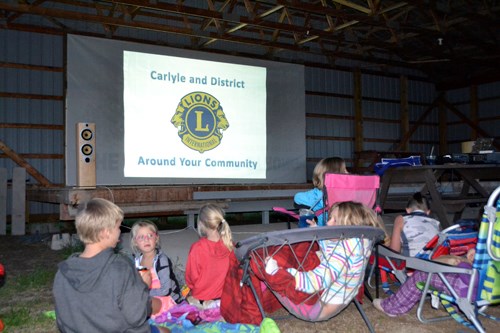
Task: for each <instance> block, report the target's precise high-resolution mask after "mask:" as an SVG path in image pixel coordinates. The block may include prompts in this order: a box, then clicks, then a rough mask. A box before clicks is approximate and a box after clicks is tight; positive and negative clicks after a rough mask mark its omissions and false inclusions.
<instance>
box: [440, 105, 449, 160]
mask: <svg viewBox="0 0 500 333" xmlns="http://www.w3.org/2000/svg"><path fill="white" fill-rule="evenodd" d="M438 109H439V111H438V112H439V115H438V117H439V154H441V155H443V154H445V153H447V152H448V132H447V128H448V122H447V121H446V120H447V118H448V117H446V115H447V114H446V108H445V107H444V105H443V104H442V103H439V105H438Z"/></svg>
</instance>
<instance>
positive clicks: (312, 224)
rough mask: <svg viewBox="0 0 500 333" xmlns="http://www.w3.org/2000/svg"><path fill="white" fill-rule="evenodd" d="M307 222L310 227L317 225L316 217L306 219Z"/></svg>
mask: <svg viewBox="0 0 500 333" xmlns="http://www.w3.org/2000/svg"><path fill="white" fill-rule="evenodd" d="M306 222H307V224H309V226H310V227H317V226H318V223H316V219H311V220H306Z"/></svg>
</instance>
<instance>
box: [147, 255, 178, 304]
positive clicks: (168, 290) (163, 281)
mask: <svg viewBox="0 0 500 333" xmlns="http://www.w3.org/2000/svg"><path fill="white" fill-rule="evenodd" d="M155 266H156V267H154V269H155V270H156V274H157V275H158V279H159V280H160V288H157V289H151V291H150V294H151V296H171V297H172V299H174V300H176V301H177V300H178V299H179V298H180V288H179V286H178V285H177V280H172V277H175V275H174V272H173V271H172V270H173V267H172V261H171V260H170V259H169V258H168V257H167V255H166V254H165V253H161V254H160V256H159V257H158V261H157V263H156V265H155ZM176 292H177V293H176Z"/></svg>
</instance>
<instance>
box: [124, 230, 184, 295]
mask: <svg viewBox="0 0 500 333" xmlns="http://www.w3.org/2000/svg"><path fill="white" fill-rule="evenodd" d="M130 245H131V248H132V250H133V251H134V255H133V257H134V262H135V266H136V267H137V268H140V267H144V268H147V269H149V270H150V271H151V276H152V281H151V289H150V290H149V294H150V295H151V296H170V297H171V298H172V300H174V301H175V302H176V303H179V302H180V301H182V296H181V290H180V287H179V282H178V281H177V278H176V276H175V273H174V269H173V265H172V261H171V260H170V258H169V257H168V256H167V255H166V254H165V252H163V251H162V250H161V245H160V236H159V235H158V227H157V226H156V224H154V223H153V222H151V221H147V220H142V221H137V222H135V223H134V225H133V226H132V230H131V244H130Z"/></svg>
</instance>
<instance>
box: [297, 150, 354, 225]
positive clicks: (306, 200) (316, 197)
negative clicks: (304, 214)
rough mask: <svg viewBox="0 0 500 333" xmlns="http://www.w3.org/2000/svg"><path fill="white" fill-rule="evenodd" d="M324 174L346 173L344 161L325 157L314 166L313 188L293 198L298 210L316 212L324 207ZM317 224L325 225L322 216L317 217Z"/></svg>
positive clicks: (339, 158) (338, 158)
mask: <svg viewBox="0 0 500 333" xmlns="http://www.w3.org/2000/svg"><path fill="white" fill-rule="evenodd" d="M325 173H348V172H347V169H346V165H345V161H344V159H343V158H341V157H327V158H324V159H322V160H321V161H319V162H318V164H316V166H315V167H314V170H313V176H312V181H313V185H314V188H313V189H312V190H309V191H305V192H299V193H297V194H295V197H294V198H293V201H294V203H295V204H296V205H297V206H298V207H299V208H309V209H311V210H312V211H317V210H320V209H322V208H323V207H324V203H323V185H324V183H323V182H324V179H325ZM326 220H328V218H327V219H326ZM317 223H318V225H320V226H323V225H325V221H324V219H323V214H319V215H318V222H317Z"/></svg>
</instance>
